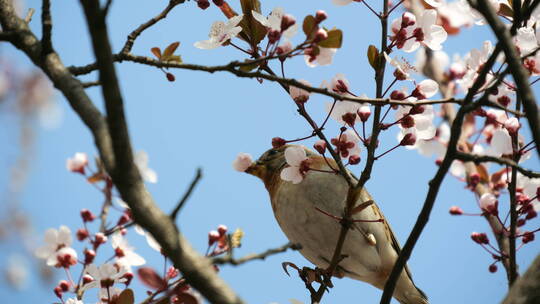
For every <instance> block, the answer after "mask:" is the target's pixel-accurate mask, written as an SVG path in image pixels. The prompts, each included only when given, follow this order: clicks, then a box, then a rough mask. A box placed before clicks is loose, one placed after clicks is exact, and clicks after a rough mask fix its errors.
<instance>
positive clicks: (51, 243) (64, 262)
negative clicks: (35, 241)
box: [35, 225, 77, 267]
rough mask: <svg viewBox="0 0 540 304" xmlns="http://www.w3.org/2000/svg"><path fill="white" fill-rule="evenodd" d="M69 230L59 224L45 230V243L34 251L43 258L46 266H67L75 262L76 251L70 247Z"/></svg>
mask: <svg viewBox="0 0 540 304" xmlns="http://www.w3.org/2000/svg"><path fill="white" fill-rule="evenodd" d="M71 242H72V238H71V230H70V229H69V228H68V227H67V226H63V225H62V226H60V228H59V229H58V230H56V229H54V228H50V229H47V231H45V245H43V246H42V247H40V248H38V249H37V250H36V252H35V254H36V256H37V257H38V258H40V259H45V260H46V262H47V265H48V266H55V267H69V266H71V265H74V264H76V263H77V252H76V251H75V250H74V249H73V248H71V247H70V246H71Z"/></svg>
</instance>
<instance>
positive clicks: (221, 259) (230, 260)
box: [212, 243, 302, 266]
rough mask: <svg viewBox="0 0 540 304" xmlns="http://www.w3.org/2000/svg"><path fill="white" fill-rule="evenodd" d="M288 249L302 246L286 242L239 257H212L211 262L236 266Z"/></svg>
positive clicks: (298, 248)
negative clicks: (276, 246)
mask: <svg viewBox="0 0 540 304" xmlns="http://www.w3.org/2000/svg"><path fill="white" fill-rule="evenodd" d="M289 249H292V250H300V249H302V246H300V245H299V244H292V243H287V244H285V245H283V246H281V247H278V248H272V249H268V250H266V251H264V252H261V253H257V254H248V255H246V256H244V257H242V258H239V259H234V258H233V257H232V256H226V257H217V258H214V259H212V263H213V264H216V265H224V264H230V265H234V266H238V265H242V264H244V263H247V262H250V261H254V260H264V259H266V258H267V257H269V256H271V255H275V254H278V253H282V252H285V251H287V250H289Z"/></svg>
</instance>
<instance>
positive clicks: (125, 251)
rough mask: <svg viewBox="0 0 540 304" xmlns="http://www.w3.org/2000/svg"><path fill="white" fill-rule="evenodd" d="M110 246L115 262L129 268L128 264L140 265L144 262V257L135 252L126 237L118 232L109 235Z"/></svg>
mask: <svg viewBox="0 0 540 304" xmlns="http://www.w3.org/2000/svg"><path fill="white" fill-rule="evenodd" d="M111 241H112V247H113V249H114V252H115V255H116V262H117V263H118V264H120V265H123V266H125V267H126V268H127V269H129V267H130V266H141V265H144V264H145V263H146V261H145V259H144V258H143V257H141V256H140V255H138V254H137V253H135V251H134V249H135V248H133V247H132V246H130V245H129V243H128V241H127V239H126V238H124V237H123V236H122V234H121V233H120V232H116V233H114V234H113V235H112V237H111Z"/></svg>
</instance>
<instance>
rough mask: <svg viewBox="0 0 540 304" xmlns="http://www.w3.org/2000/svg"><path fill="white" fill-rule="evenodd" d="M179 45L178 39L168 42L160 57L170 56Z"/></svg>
mask: <svg viewBox="0 0 540 304" xmlns="http://www.w3.org/2000/svg"><path fill="white" fill-rule="evenodd" d="M179 45H180V42H178V41H176V42H173V43H171V44H169V46H168V47H167V48H166V49H165V50H164V51H163V55H161V57H164V58H169V57H171V56H172V54H174V51H176V49H177V48H178V46H179ZM165 60H167V59H165Z"/></svg>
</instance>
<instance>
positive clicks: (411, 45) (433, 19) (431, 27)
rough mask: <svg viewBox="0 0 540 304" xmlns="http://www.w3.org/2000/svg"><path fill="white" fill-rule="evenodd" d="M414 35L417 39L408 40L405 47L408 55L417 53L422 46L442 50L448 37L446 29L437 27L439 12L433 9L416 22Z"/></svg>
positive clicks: (424, 13) (425, 12)
mask: <svg viewBox="0 0 540 304" xmlns="http://www.w3.org/2000/svg"><path fill="white" fill-rule="evenodd" d="M409 28H410V27H409ZM413 35H414V36H415V39H409V40H407V41H406V42H405V44H404V46H403V50H404V51H405V52H407V53H410V52H414V51H416V50H417V49H418V48H419V47H420V45H421V44H424V45H426V46H427V47H429V48H430V49H432V50H434V51H438V50H441V49H442V45H441V44H442V43H443V42H444V41H446V38H447V37H448V34H447V33H446V31H445V30H444V28H443V27H442V26H440V25H437V11H435V10H431V9H429V10H425V11H424V12H423V13H422V16H420V18H418V19H417V20H416V28H414V30H413Z"/></svg>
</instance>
